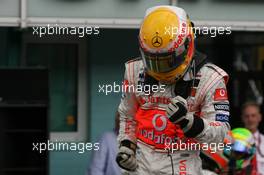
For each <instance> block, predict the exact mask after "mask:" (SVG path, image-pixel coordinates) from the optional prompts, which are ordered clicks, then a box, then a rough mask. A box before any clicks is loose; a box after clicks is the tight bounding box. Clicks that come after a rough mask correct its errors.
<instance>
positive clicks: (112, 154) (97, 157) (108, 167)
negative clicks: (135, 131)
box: [86, 112, 121, 175]
mask: <svg viewBox="0 0 264 175" xmlns="http://www.w3.org/2000/svg"><path fill="white" fill-rule="evenodd" d="M118 131H119V113H118V112H116V116H115V128H114V129H113V131H108V132H105V133H104V134H103V135H102V136H101V138H100V139H99V141H98V142H99V143H100V145H99V147H100V149H99V150H98V151H94V152H93V156H92V160H91V163H90V166H89V168H88V170H87V173H86V175H119V174H121V170H120V168H119V166H118V165H117V163H116V161H115V158H116V154H117V135H118Z"/></svg>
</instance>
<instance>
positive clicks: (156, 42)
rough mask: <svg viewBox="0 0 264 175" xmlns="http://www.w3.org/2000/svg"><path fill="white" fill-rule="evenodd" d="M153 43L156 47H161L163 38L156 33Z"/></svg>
mask: <svg viewBox="0 0 264 175" xmlns="http://www.w3.org/2000/svg"><path fill="white" fill-rule="evenodd" d="M151 43H152V46H154V47H160V46H161V45H162V38H161V37H159V36H157V35H156V36H154V37H153V38H152V40H151Z"/></svg>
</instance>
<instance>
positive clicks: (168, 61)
mask: <svg viewBox="0 0 264 175" xmlns="http://www.w3.org/2000/svg"><path fill="white" fill-rule="evenodd" d="M140 53H141V56H142V59H143V62H144V66H145V67H146V68H147V69H148V70H150V71H153V72H156V73H163V72H169V71H172V70H174V69H176V68H177V67H179V66H180V65H182V64H183V63H184V61H185V59H186V55H187V49H184V51H183V52H182V53H180V54H179V53H178V54H177V52H176V51H173V52H170V53H155V54H154V53H148V52H144V51H143V50H142V49H141V48H140Z"/></svg>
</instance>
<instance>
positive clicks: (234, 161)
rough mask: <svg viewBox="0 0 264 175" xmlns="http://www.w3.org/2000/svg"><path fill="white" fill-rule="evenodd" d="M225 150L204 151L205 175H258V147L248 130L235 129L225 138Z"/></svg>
mask: <svg viewBox="0 0 264 175" xmlns="http://www.w3.org/2000/svg"><path fill="white" fill-rule="evenodd" d="M225 140H226V141H225V147H224V149H221V150H218V151H217V152H211V151H210V150H203V151H202V152H201V154H200V156H201V159H202V161H203V175H217V174H218V175H257V168H256V146H255V141H254V138H253V134H252V133H251V132H250V131H249V130H248V129H246V128H235V129H233V130H232V131H231V132H229V134H228V137H226V138H225Z"/></svg>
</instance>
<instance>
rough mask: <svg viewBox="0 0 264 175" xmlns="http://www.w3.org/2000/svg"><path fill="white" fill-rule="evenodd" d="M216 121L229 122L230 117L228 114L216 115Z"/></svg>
mask: <svg viewBox="0 0 264 175" xmlns="http://www.w3.org/2000/svg"><path fill="white" fill-rule="evenodd" d="M215 121H219V122H229V115H226V114H216V115H215Z"/></svg>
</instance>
